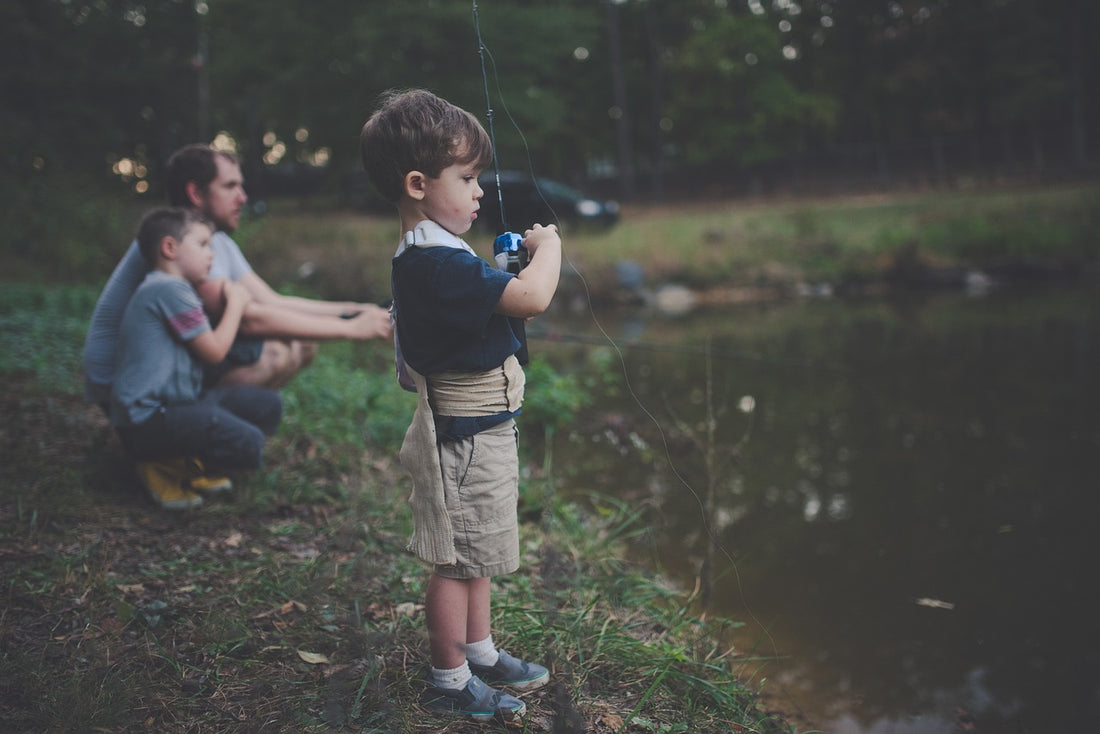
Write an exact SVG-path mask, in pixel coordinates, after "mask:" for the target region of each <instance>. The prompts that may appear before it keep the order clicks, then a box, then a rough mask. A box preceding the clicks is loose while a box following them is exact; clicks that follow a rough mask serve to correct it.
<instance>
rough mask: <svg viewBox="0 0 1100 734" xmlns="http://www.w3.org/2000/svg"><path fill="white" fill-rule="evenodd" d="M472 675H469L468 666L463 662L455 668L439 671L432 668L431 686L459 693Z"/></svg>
mask: <svg viewBox="0 0 1100 734" xmlns="http://www.w3.org/2000/svg"><path fill="white" fill-rule="evenodd" d="M472 677H473V674H472V673H470V664H469V663H467V662H465V661H463V663H462V665H459V666H458V667H457V668H450V669H448V670H440V669H439V668H432V685H434V686H435V687H437V688H450V689H453V690H456V691H460V690H462V689H463V688H465V687H466V684H467V683H469V682H470V678H472Z"/></svg>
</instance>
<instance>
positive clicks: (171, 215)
mask: <svg viewBox="0 0 1100 734" xmlns="http://www.w3.org/2000/svg"><path fill="white" fill-rule="evenodd" d="M196 224H205V225H206V226H208V227H211V228H213V226H212V225H211V224H210V220H208V219H207V218H206V216H205V215H204V214H203V213H202V212H200V211H197V210H195V209H188V208H186V207H182V206H163V207H159V208H157V209H153V210H152V211H150V212H149V213H147V214H146V215H145V216H144V217H142V219H141V225H140V226H138V233H137V241H138V249H139V250H140V251H141V256H142V258H143V259H144V260H145V266H146V267H147V268H148V269H149V270H153V269H154V268H156V267H157V260H158V257H159V255H160V243H161V242H163V241H164V238H165V237H171V238H172V239H174V240H176V241H179V240H182V239H183V238H184V237H186V236H187V232H188V230H190V229H191V227H193V226H195V225H196Z"/></svg>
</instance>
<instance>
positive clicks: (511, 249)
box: [493, 232, 527, 273]
mask: <svg viewBox="0 0 1100 734" xmlns="http://www.w3.org/2000/svg"><path fill="white" fill-rule="evenodd" d="M522 243H523V238H522V237H520V236H519V235H518V234H516V233H515V232H505V233H504V234H500V235H497V238H496V239H495V240H493V259H494V260H495V261H496V264H497V268H498V269H500V270H503V271H505V272H508V273H519V271H521V270H523V269H524V268H525V267H527V248H526V247H524V246H523V244H522Z"/></svg>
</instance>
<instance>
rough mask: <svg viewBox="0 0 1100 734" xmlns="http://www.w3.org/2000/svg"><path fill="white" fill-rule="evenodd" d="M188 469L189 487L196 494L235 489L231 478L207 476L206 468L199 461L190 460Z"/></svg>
mask: <svg viewBox="0 0 1100 734" xmlns="http://www.w3.org/2000/svg"><path fill="white" fill-rule="evenodd" d="M187 467H188V469H189V472H188V483H187V486H188V487H190V488H191V489H192V490H193V491H195V492H208V493H212V492H226V491H228V490H230V489H233V482H232V481H230V479H229V477H219V476H215V475H211V474H207V473H206V467H204V466H203V465H202V462H201V461H199V460H198V459H188V460H187Z"/></svg>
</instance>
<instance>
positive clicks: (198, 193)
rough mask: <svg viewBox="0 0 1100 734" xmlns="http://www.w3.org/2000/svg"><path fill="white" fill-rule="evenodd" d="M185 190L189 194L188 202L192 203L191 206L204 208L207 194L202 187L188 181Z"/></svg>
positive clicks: (184, 186)
mask: <svg viewBox="0 0 1100 734" xmlns="http://www.w3.org/2000/svg"><path fill="white" fill-rule="evenodd" d="M183 190H184V191H185V192H186V193H187V200H188V201H190V202H191V206H193V207H195V208H196V209H199V208H201V207H202V202H203V200H204V198H205V192H204V191H203V190H202V187H201V186H199V185H198V183H196V182H194V181H188V182H187V183H185V184H184V185H183Z"/></svg>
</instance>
